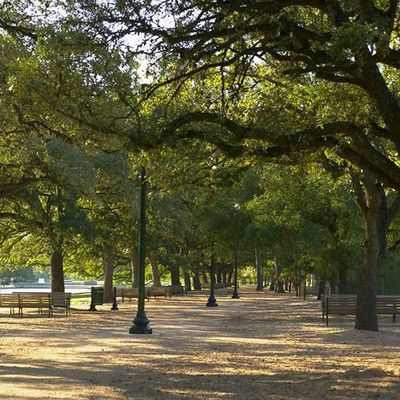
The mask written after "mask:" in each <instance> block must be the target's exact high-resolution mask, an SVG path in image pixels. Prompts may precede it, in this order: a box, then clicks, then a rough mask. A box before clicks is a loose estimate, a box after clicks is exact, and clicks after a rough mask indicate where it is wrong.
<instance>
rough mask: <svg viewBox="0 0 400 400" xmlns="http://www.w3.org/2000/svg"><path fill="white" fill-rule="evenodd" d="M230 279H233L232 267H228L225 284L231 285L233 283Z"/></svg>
mask: <svg viewBox="0 0 400 400" xmlns="http://www.w3.org/2000/svg"><path fill="white" fill-rule="evenodd" d="M232 279H233V265H229V270H228V277H227V282H229V283H231V284H232V283H233V282H232Z"/></svg>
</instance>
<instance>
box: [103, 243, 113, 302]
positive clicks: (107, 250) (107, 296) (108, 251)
mask: <svg viewBox="0 0 400 400" xmlns="http://www.w3.org/2000/svg"><path fill="white" fill-rule="evenodd" d="M113 264H114V250H113V248H112V247H111V246H110V245H108V244H105V245H104V246H103V273H104V302H105V303H112V302H113V297H114V296H113V287H114V285H113V275H114V265H113Z"/></svg>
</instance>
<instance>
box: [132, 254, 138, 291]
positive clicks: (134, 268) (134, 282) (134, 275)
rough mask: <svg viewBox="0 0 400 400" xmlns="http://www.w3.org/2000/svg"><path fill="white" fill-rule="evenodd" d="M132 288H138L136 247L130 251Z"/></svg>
mask: <svg viewBox="0 0 400 400" xmlns="http://www.w3.org/2000/svg"><path fill="white" fill-rule="evenodd" d="M131 269H132V287H133V288H137V287H139V252H138V249H137V247H136V246H135V247H133V248H132V251H131Z"/></svg>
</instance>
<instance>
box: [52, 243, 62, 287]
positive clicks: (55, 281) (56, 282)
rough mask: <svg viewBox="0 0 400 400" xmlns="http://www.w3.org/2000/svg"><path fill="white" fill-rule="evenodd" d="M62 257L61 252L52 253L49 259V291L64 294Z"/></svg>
mask: <svg viewBox="0 0 400 400" xmlns="http://www.w3.org/2000/svg"><path fill="white" fill-rule="evenodd" d="M63 261H64V257H63V254H62V251H61V250H55V251H53V254H52V255H51V257H50V264H51V291H52V292H62V293H64V292H65V286H64V266H63Z"/></svg>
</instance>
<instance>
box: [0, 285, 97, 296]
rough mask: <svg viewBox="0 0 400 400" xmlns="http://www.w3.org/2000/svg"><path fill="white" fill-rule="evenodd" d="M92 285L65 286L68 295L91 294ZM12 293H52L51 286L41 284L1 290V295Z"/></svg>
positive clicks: (7, 287)
mask: <svg viewBox="0 0 400 400" xmlns="http://www.w3.org/2000/svg"><path fill="white" fill-rule="evenodd" d="M91 287H92V286H90V285H79V284H68V283H66V284H65V291H66V292H68V293H75V294H77V293H90V290H91ZM12 292H49V293H50V292H51V287H50V284H49V283H47V284H39V283H35V284H32V285H28V284H25V285H20V286H6V287H2V288H0V293H12Z"/></svg>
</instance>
